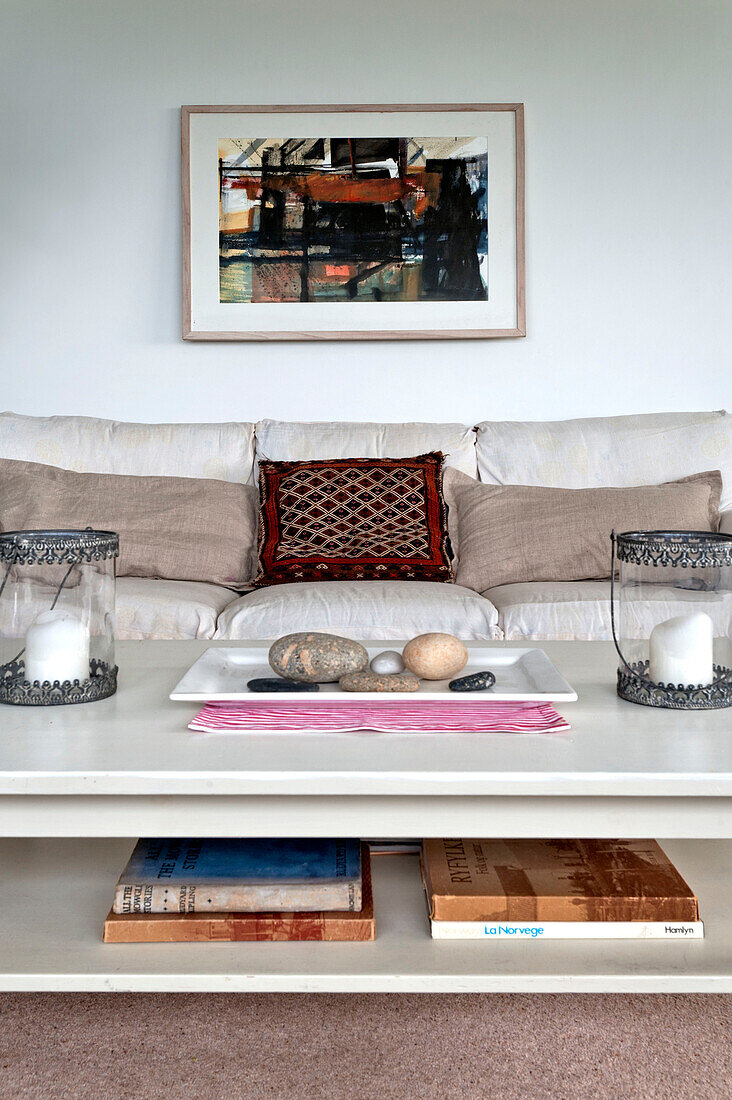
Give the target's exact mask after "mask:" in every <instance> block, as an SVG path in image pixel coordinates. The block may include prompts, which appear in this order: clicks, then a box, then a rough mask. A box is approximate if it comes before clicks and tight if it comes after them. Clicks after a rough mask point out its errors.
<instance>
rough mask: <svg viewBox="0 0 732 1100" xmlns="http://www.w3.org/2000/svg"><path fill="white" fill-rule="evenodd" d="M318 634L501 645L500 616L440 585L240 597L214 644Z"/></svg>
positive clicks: (325, 588) (318, 587)
mask: <svg viewBox="0 0 732 1100" xmlns="http://www.w3.org/2000/svg"><path fill="white" fill-rule="evenodd" d="M297 630H322V631H330V632H331V633H334V634H343V635H346V636H347V637H351V638H357V639H364V640H369V639H372V638H373V639H384V638H407V639H408V638H413V637H414V636H415V635H416V634H425V633H427V632H428V631H432V630H442V631H445V632H446V633H448V634H455V635H456V636H457V637H458V638H473V639H476V640H480V641H487V640H490V639H493V638H499V637H500V636H501V635H500V632H499V630H498V613H497V611H496V609H495V607H493V605H492V604H491V603H490V602H489V601H488V600H487V599H484V598H483V597H482V596H479V595H478V593H477V592H473V591H471V590H470V589H469V588H460V587H459V585H456V584H442V583H441V582H439V581H323V582H318V581H305V582H302V583H300V584H276V585H272V586H271V587H270V588H260V589H257V590H256V591H254V592H250V593H249V594H248V595H245V596H241V597H239V599H237V600H235V601H234V602H233V603H231V604H229V606H228V607H227V608H226V610H225V611H223V612H222V614H221V615H220V616H219V623H218V628H217V630H216V635H215V636H216V637H217V638H240V639H241V638H263V639H269V638H279V637H281V636H282V635H283V634H290V633H292V632H294V631H297Z"/></svg>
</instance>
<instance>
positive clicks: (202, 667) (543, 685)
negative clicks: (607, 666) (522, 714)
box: [170, 645, 577, 703]
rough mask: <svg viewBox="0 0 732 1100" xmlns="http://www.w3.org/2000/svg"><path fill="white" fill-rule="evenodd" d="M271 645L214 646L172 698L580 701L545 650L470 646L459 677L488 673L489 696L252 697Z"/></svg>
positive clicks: (424, 689)
mask: <svg viewBox="0 0 732 1100" xmlns="http://www.w3.org/2000/svg"><path fill="white" fill-rule="evenodd" d="M366 648H367V649H368V654H369V659H371V658H372V657H375V656H376V654H377V653H381V652H382V648H381V647H379V646H367V647H366ZM268 652H269V646H267V645H263V646H247V647H246V648H236V647H233V646H232V647H231V648H229V647H225V648H218V647H215V646H212V647H211V648H210V649H207V650H206V652H205V653H202V654H201V656H200V657H199V658H198V660H197V661H196V662H195V664H193V665H191V667H190V668H189V669H188V672H186V674H185V676H184V677H183V679H182V680H181V681H180V682H179V683H178V684H176V686H175V688H174V689H173V691H171V693H170V698H171V699H173V700H176V701H180V702H195V703H207V702H219V701H220V702H235V701H237V700H242V699H261V700H263V701H264V700H273V699H276V700H278V702H284V701H285V700H287V699H293V700H295V699H306V700H307V701H308V702H309V703H316V702H317V701H318V700H324V699H333V698H336V697H341V698H342V697H344V696H345V697H347V698H349V699H361V700H363V699H370V700H371V701H372V702H376V701H378V702H380V703H388V702H390V701H392V700H397V699H398V700H405V699H410V700H413V701H414V702H422V701H424V700H427V699H452V700H459V701H460V702H461V703H471V702H472V703H481V702H486V701H488V700H491V699H493V700H501V701H503V702H514V703H516V702H532V703H543V702H552V703H573V702H575V700H576V699H577V692H576V691H574V690H573V689H572V688H571V687H570V686H569V684H568V683H567V681H566V680H565V679H564V677H563V676H562V675H561V674H560V673H559V672H558V671H557V670H556V668H555V667H554V665H553V664H552V662H551V661H550V660H549V658H548V657H547V655H546V653H545V652H544V650H543V649H511V648H505V649H504V648H500V649H483V648H480V649H479V648H477V647H471V646H468V663H467V665H466V666H465V668H464V669H463V670H462V672H461V673H460V675H461V676H467V675H469V674H470V673H471V672H480V671H482V670H483V669H490V671H491V672H492V673H493V674H494V675H495V677H496V682H495V684H494V685H493V687H492V688H490V689H489V690H488V691H465V692H455V691H450V690H449V688H448V686H447V684H448V681H447V680H422V681H421V683H420V686H419V691H413V692H406V691H405V692H402V691H400V692H383V693H382V692H373V691H370V692H361V691H349V692H345V691H342V690H341V689H340V687H339V686H338V684H321V685H320V691H319V692H315V691H288V692H281V691H266V692H251V691H249V689H248V688H247V681H248V680H253V679H255V677H261V676H274V673H273V671H272V669H271V668H270V666H269V664H268V662H267V654H268Z"/></svg>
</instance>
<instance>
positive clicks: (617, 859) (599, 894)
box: [421, 838, 699, 921]
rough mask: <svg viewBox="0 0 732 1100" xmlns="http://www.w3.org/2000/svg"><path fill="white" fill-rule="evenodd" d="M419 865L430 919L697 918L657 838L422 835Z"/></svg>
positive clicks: (691, 900) (690, 895) (690, 897)
mask: <svg viewBox="0 0 732 1100" xmlns="http://www.w3.org/2000/svg"><path fill="white" fill-rule="evenodd" d="M421 862H422V876H423V880H424V886H425V891H426V894H427V902H428V905H429V910H430V917H431V918H432V919H433V920H453V921H603V920H607V921H636V920H637V921H697V920H699V903H698V901H697V899H696V897H695V896H694V894H693V893H692V891H691V889H690V888H689V886H688V885H687V884H686V883H685V882H684V880H683V878H682V877H681V875H680V874H679V872H678V871H677V870H676V868H675V867H674V865H673V864H672V863H671V861H670V860H669V858H668V856H667V855H666V854H665V852H663V850H662V849H661V848H660V847H659V846H658V844H657V843H656V841H655V840H470V839H460V838H458V839H440V840H425V841H424V842H423V844H422V861H421Z"/></svg>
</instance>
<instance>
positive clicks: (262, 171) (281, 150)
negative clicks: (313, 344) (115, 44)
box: [181, 103, 526, 340]
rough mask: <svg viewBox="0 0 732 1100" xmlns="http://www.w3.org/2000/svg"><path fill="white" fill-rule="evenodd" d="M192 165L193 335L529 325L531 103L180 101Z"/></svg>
mask: <svg viewBox="0 0 732 1100" xmlns="http://www.w3.org/2000/svg"><path fill="white" fill-rule="evenodd" d="M347 126H348V129H346V127H347ZM265 132H267V133H270V134H271V135H274V136H270V137H269V138H262V137H258V138H254V137H252V135H253V134H255V133H259V134H262V133H265ZM338 132H340V133H343V132H347V133H351V134H352V135H354V136H352V137H351V138H335V137H332V136H330V137H317V138H314V137H313V136H312V135H313V134H325V133H329V134H331V135H332V134H335V133H338ZM403 132H411V133H428V132H432V133H436V134H438V135H442V136H441V137H440V136H438V137H432V138H404V137H400V136H397V135H399V134H401V133H403ZM460 133H462V134H469V135H473V136H471V137H463V138H458V137H454V136H448V135H455V134H460ZM354 150H355V154H354ZM347 158H350V163H349V161H348V159H347ZM181 163H182V201H183V211H182V214H183V217H182V223H183V338H184V339H186V340H395V339H396V340H423V339H442V340H445V339H449V340H455V339H486V338H495V337H519V336H525V335H526V306H525V248H524V232H525V229H524V209H525V206H524V203H525V200H524V109H523V104H520V103H492V104H491V103H487V104H486V103H473V104H449V103H448V104H428V105H418V104H391V105H384V104H350V105H341V106H332V105H299V106H286V105H279V106H259V105H258V106H184V107H182V108H181ZM293 166H294V167H293ZM239 190H241V191H242V192H243V194H242V195H241V196H239V195H237V194H236V193H235V192H236V191H239ZM323 196H325V197H324V198H323ZM343 196H346V197H345V198H343ZM456 196H457V198H456ZM217 199H218V201H217ZM359 204H361V205H359ZM410 207H411V208H410ZM270 208H271V209H272V210H274V213H273V214H272V213H271V210H270ZM298 219H299V221H298ZM382 224H383V226H384V227H385V228H384V230H383V232H382V230H381V228H380V227H381V226H382ZM292 225H294V226H295V228H294V229H292V228H291V226H292ZM306 225H307V226H308V230H307V232H306V229H305V227H306ZM263 227H265V228H264V229H263ZM283 227H284V228H283ZM344 227H345V228H344ZM354 227H355V228H354ZM454 227H457V228H454ZM464 227H467V228H468V230H469V232H465V231H464ZM293 241H294V242H295V243H294V244H293ZM262 242H264V243H262ZM313 242H314V243H313ZM354 242H355V243H354ZM435 242H437V243H435ZM445 242H453V243H448V244H446V243H445ZM455 242H457V243H455ZM349 249H350V250H351V251H349ZM359 250H360V251H359ZM331 253H334V254H335V256H334V259H333V262H332V263H331V262H330V258H331ZM405 253H406V258H405ZM395 256H396V257H397V258H396V259H395V258H394V257H395ZM466 257H467V261H466V259H465V258H466Z"/></svg>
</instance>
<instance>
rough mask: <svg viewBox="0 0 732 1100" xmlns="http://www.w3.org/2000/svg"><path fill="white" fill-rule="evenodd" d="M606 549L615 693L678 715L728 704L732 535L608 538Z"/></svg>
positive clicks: (731, 688) (731, 690)
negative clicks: (609, 544) (616, 664)
mask: <svg viewBox="0 0 732 1100" xmlns="http://www.w3.org/2000/svg"><path fill="white" fill-rule="evenodd" d="M612 546H613V552H612V573H611V578H612V579H611V597H610V607H611V614H612V628H613V639H614V641H615V647H616V649H617V651H618V654H619V656H620V662H621V663H620V667H619V668H618V695H620V696H621V698H623V699H628V700H630V701H631V702H633V703H642V704H643V705H645V706H650V707H670V708H673V709H677V710H686V709H688V710H708V709H713V708H718V707H728V706H730V705H732V535H722V534H714V533H713V532H711V531H625V532H624V533H623V534H618V535H616V534H615V532H613V534H612ZM616 569H617V581H616ZM616 600H617V612H616Z"/></svg>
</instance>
